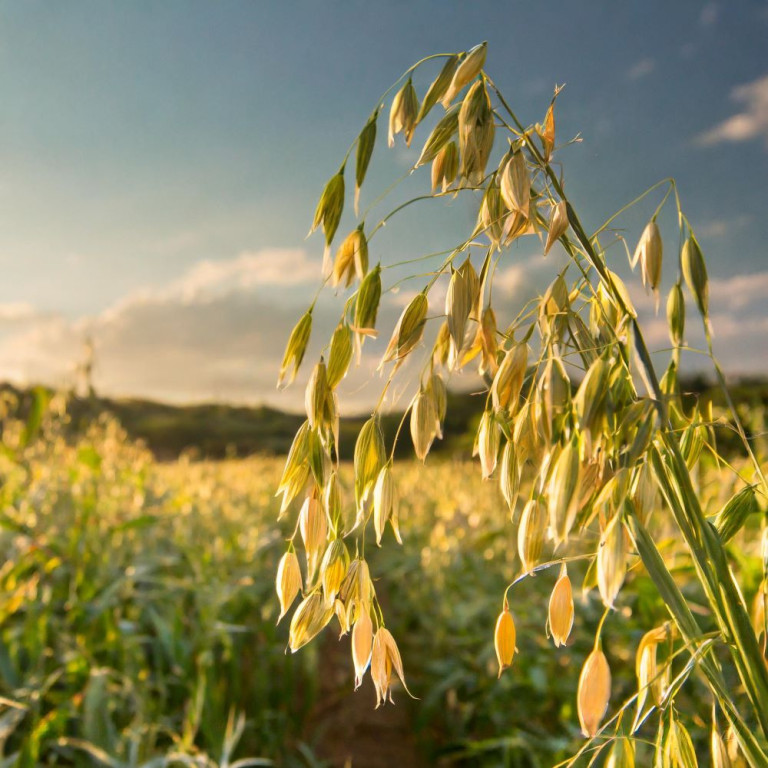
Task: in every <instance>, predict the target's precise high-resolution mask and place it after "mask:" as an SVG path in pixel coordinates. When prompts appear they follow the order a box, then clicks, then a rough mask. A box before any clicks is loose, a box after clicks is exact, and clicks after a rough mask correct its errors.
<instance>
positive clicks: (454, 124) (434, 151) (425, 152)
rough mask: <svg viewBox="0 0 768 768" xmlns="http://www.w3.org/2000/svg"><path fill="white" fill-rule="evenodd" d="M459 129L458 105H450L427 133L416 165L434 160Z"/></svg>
mask: <svg viewBox="0 0 768 768" xmlns="http://www.w3.org/2000/svg"><path fill="white" fill-rule="evenodd" d="M458 130H459V105H458V104H455V105H454V106H452V107H451V108H450V109H449V110H448V111H447V112H446V113H445V114H444V115H443V116H442V117H441V118H440V120H439V121H438V123H437V125H436V126H435V127H434V128H433V129H432V133H430V134H429V137H428V138H427V140H426V142H425V143H424V148H423V149H422V150H421V155H420V156H419V159H418V160H417V161H416V167H417V168H418V167H419V166H420V165H424V164H426V163H429V162H431V161H432V160H434V159H435V158H436V157H437V156H438V155H439V154H440V152H442V150H443V149H444V148H445V147H446V146H447V145H448V143H449V142H451V141H452V139H453V138H454V136H455V135H456V132H457V131H458Z"/></svg>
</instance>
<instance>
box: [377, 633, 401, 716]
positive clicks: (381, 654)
mask: <svg viewBox="0 0 768 768" xmlns="http://www.w3.org/2000/svg"><path fill="white" fill-rule="evenodd" d="M393 669H394V670H395V672H396V673H397V676H398V677H399V678H400V682H401V683H402V684H403V688H405V690H406V692H407V693H408V695H409V696H410V695H411V692H410V691H409V690H408V686H407V685H406V684H405V674H404V673H403V662H402V659H401V658H400V651H399V650H398V648H397V643H395V638H394V637H392V633H391V632H390V631H389V630H388V629H386V628H385V627H379V629H378V630H377V631H376V635H375V636H374V638H373V651H372V653H371V678H372V679H373V685H374V687H375V688H376V708H377V709H378V707H379V705H381V704H386V702H387V699H389V701H390V702H392V703H394V702H393V701H392V690H391V678H392V670H393Z"/></svg>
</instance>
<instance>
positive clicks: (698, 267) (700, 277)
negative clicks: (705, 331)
mask: <svg viewBox="0 0 768 768" xmlns="http://www.w3.org/2000/svg"><path fill="white" fill-rule="evenodd" d="M681 261H682V266H683V277H684V278H685V282H686V285H687V286H688V290H689V291H690V292H691V296H693V298H694V301H695V302H696V306H697V307H698V308H699V312H701V314H702V315H703V316H704V317H705V318H706V317H708V315H709V279H708V278H707V266H706V264H705V263H704V256H703V255H702V253H701V248H699V244H698V242H697V240H696V238H695V237H694V236H693V235H690V236H689V237H688V239H687V240H686V241H685V243H684V244H683V253H682V256H681Z"/></svg>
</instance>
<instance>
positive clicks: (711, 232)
mask: <svg viewBox="0 0 768 768" xmlns="http://www.w3.org/2000/svg"><path fill="white" fill-rule="evenodd" d="M751 221H752V217H751V216H748V215H746V214H741V215H740V216H734V217H733V218H729V219H710V220H709V221H707V222H705V223H704V224H700V225H699V226H697V227H696V234H697V235H700V236H703V237H725V236H726V235H729V234H731V233H732V232H733V231H734V230H737V229H742V228H743V227H746V226H747V224H749V223H750V222H751Z"/></svg>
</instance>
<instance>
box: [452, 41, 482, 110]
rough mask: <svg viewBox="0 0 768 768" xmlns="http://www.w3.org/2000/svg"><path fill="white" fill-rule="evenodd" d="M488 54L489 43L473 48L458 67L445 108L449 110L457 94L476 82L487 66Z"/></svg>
mask: <svg viewBox="0 0 768 768" xmlns="http://www.w3.org/2000/svg"><path fill="white" fill-rule="evenodd" d="M487 53H488V43H487V42H486V43H480V45H476V46H475V47H474V48H472V49H471V50H470V51H469V52H468V53H467V55H466V56H465V58H464V59H463V61H462V62H461V64H459V65H458V68H457V69H456V71H455V73H454V75H453V79H452V80H451V84H450V86H449V87H448V89H447V91H446V93H445V96H444V97H443V106H444V107H445V108H446V109H447V108H448V106H449V105H450V103H451V102H452V101H453V100H454V99H455V98H456V94H458V92H459V91H460V90H461V89H462V88H463V87H464V86H465V85H466V84H467V83H469V82H471V81H472V80H474V79H475V78H476V77H477V76H478V75H479V74H480V71H481V70H482V68H483V65H484V64H485V57H486V54H487Z"/></svg>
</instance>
